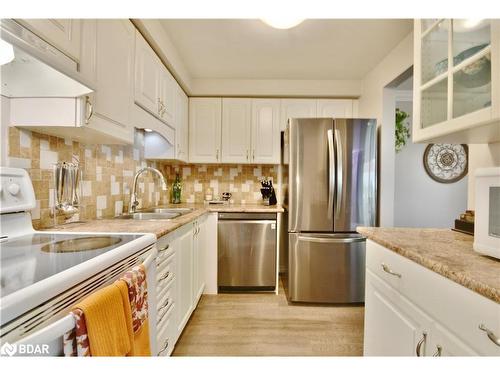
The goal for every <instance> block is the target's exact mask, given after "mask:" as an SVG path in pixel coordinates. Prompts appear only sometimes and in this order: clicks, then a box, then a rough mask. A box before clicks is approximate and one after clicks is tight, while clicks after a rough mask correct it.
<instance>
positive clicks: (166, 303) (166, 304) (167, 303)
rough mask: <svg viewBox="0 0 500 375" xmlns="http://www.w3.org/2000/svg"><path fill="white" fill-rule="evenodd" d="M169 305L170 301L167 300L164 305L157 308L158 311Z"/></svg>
mask: <svg viewBox="0 0 500 375" xmlns="http://www.w3.org/2000/svg"><path fill="white" fill-rule="evenodd" d="M169 305H170V299H169V298H167V300H166V301H165V303H164V304H163V305H161V306H160V307H159V308H158V311H160V310H163V309H164V308H165V307H168V306H169Z"/></svg>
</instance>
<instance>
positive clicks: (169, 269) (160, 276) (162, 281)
mask: <svg viewBox="0 0 500 375" xmlns="http://www.w3.org/2000/svg"><path fill="white" fill-rule="evenodd" d="M157 264H158V262H157ZM175 264H176V256H175V254H172V255H170V256H169V257H168V258H167V259H164V260H163V261H161V262H160V263H159V265H158V266H157V269H156V290H157V291H159V290H161V289H163V288H164V287H166V286H167V285H168V284H169V283H170V281H171V280H173V279H174V277H175Z"/></svg>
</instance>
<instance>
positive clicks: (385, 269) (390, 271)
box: [382, 263, 401, 278]
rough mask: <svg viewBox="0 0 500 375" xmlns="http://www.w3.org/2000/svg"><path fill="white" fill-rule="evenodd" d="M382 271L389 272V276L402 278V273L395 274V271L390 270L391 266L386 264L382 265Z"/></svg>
mask: <svg viewBox="0 0 500 375" xmlns="http://www.w3.org/2000/svg"><path fill="white" fill-rule="evenodd" d="M382 269H383V270H384V271H385V272H387V273H388V274H389V275H392V276H396V277H399V278H401V274H400V273H397V272H394V271H393V270H391V269H390V268H389V266H388V265H387V264H385V263H382Z"/></svg>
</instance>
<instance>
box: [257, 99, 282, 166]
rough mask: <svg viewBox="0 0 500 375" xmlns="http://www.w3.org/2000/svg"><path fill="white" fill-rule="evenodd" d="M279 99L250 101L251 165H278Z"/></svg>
mask: <svg viewBox="0 0 500 375" xmlns="http://www.w3.org/2000/svg"><path fill="white" fill-rule="evenodd" d="M280 135H281V132H280V99H252V148H251V159H250V162H251V163H257V164H279V163H280V150H281V140H280Z"/></svg>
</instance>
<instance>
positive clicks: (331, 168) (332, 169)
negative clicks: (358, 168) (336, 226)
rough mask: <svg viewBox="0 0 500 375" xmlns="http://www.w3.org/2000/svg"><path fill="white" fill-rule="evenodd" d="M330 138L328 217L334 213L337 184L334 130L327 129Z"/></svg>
mask: <svg viewBox="0 0 500 375" xmlns="http://www.w3.org/2000/svg"><path fill="white" fill-rule="evenodd" d="M327 139H328V218H331V217H332V214H333V193H334V186H335V153H334V151H333V130H332V129H329V130H328V131H327Z"/></svg>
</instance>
